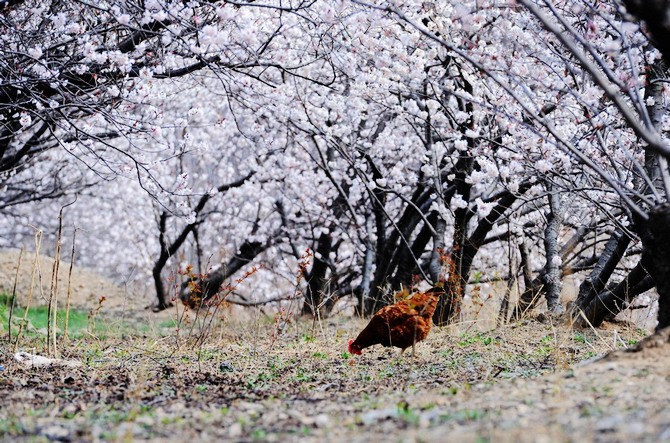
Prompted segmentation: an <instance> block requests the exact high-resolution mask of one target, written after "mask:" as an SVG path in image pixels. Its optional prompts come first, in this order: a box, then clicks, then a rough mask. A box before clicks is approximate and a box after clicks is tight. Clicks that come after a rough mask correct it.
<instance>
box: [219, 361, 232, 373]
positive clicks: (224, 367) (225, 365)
mask: <svg viewBox="0 0 670 443" xmlns="http://www.w3.org/2000/svg"><path fill="white" fill-rule="evenodd" d="M219 371H221V372H233V371H235V368H234V367H233V365H232V364H230V362H228V361H222V362H221V364H220V365H219Z"/></svg>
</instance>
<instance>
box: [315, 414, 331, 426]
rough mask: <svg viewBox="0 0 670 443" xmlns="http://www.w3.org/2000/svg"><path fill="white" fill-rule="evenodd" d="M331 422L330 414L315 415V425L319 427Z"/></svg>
mask: <svg viewBox="0 0 670 443" xmlns="http://www.w3.org/2000/svg"><path fill="white" fill-rule="evenodd" d="M329 424H330V417H328V414H319V415H317V416H316V417H314V426H316V427H317V428H325V427H326V426H328V425H329Z"/></svg>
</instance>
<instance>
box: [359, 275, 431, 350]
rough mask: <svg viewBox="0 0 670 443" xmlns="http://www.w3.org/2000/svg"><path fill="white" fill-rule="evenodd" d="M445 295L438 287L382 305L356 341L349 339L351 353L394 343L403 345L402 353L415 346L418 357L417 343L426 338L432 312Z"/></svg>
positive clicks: (397, 345)
mask: <svg viewBox="0 0 670 443" xmlns="http://www.w3.org/2000/svg"><path fill="white" fill-rule="evenodd" d="M442 294H444V289H442V288H441V287H439V286H436V287H434V288H432V289H429V290H428V291H426V292H419V293H416V294H414V295H413V296H412V298H409V299H407V300H402V301H400V302H398V303H396V304H393V305H389V306H386V307H384V308H381V309H380V310H379V311H377V313H376V314H375V315H373V316H372V318H371V319H370V323H368V325H367V326H366V327H365V329H363V330H362V331H361V333H360V334H358V337H356V340H349V352H350V353H351V354H356V355H361V351H362V350H363V349H365V348H367V347H369V346H373V345H382V346H387V347H388V346H395V347H396V348H400V349H401V351H400V355H402V354H403V353H404V352H405V349H407V348H409V347H410V346H411V347H412V357H414V356H415V345H416V343H418V342H420V341H421V340H423V339H425V338H426V337H427V336H428V332H430V327H431V325H432V324H433V312H435V308H436V307H437V300H438V298H439V297H440V295H442Z"/></svg>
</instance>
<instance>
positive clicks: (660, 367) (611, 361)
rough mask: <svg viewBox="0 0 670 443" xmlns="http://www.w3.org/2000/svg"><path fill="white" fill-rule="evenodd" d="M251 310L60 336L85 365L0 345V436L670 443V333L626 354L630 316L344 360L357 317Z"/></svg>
mask: <svg viewBox="0 0 670 443" xmlns="http://www.w3.org/2000/svg"><path fill="white" fill-rule="evenodd" d="M84 293H86V291H85V290H84V291H82V294H84ZM139 312H141V314H140V313H139ZM253 312H254V314H253V315H249V316H248V317H249V319H246V320H245V321H240V320H238V319H236V317H235V315H234V313H235V311H234V310H229V309H223V310H219V311H217V312H216V315H215V316H213V317H209V318H210V319H213V321H212V323H209V320H207V319H205V320H204V321H203V318H202V317H201V316H200V317H195V316H194V314H193V313H190V314H189V315H187V316H184V317H181V316H178V314H177V313H176V311H173V310H170V311H166V312H164V313H162V314H161V315H159V316H156V315H155V314H150V313H148V311H146V310H142V311H134V310H130V309H129V310H125V311H123V313H122V314H119V312H116V313H114V314H113V315H112V314H104V313H103V314H101V315H102V317H101V319H100V320H99V321H105V322H108V323H109V324H110V325H111V326H110V328H109V329H108V331H107V333H106V335H105V336H104V337H103V336H87V337H83V338H81V339H77V340H70V341H66V340H63V339H62V338H61V339H60V341H59V349H60V355H59V357H61V358H64V359H69V360H75V361H79V362H81V363H83V365H82V366H80V367H73V366H65V365H56V366H51V367H46V368H29V367H26V366H24V365H22V364H21V363H19V362H17V361H15V360H14V358H13V352H14V349H13V346H10V344H9V343H8V342H7V339H6V336H0V365H1V366H2V367H3V368H2V369H0V440H1V441H156V442H159V441H160V442H164V441H174V442H183V441H193V442H196V441H217V440H221V441H280V442H284V441H307V442H311V441H314V442H321V441H335V442H339V441H346V442H359V441H360V442H363V441H377V440H383V441H400V442H404V441H503V442H505V441H510V442H512V441H514V442H516V441H521V442H524V441H533V442H538V441H552V442H553V441H575V440H579V441H602V442H617V441H650V442H651V441H654V442H656V441H670V413H668V412H667V411H668V410H669V409H668V407H669V406H670V400H669V399H668V394H667V393H668V392H670V344H668V337H667V335H666V336H662V337H660V338H658V339H657V341H656V342H651V343H647V342H643V343H644V344H642V345H638V346H639V349H637V348H635V347H633V348H628V347H629V346H631V345H634V344H635V343H637V342H638V341H639V340H641V339H642V338H643V337H645V336H646V335H648V334H649V333H648V332H647V331H645V330H642V329H640V328H637V327H635V326H634V325H631V324H629V323H610V324H607V325H606V326H605V327H604V328H602V329H598V330H575V329H573V328H571V327H569V325H566V324H564V323H561V322H558V321H556V320H552V318H551V317H546V316H542V317H540V318H541V319H542V320H543V321H538V320H537V319H532V318H531V319H525V320H522V321H518V322H513V323H510V324H506V325H503V326H500V327H497V328H492V329H489V330H477V329H476V328H475V327H474V325H473V324H472V323H462V324H458V325H454V326H450V327H445V328H433V331H431V333H430V335H429V336H428V338H427V339H426V340H425V341H424V342H422V343H420V344H419V345H418V346H417V357H416V358H412V357H411V356H410V355H405V356H402V357H400V356H399V352H398V350H397V349H387V348H382V347H374V348H371V349H366V350H364V352H363V355H362V356H351V355H349V354H347V353H346V352H345V349H346V345H347V341H348V340H349V339H350V338H353V337H354V336H355V335H356V334H357V332H358V331H359V330H360V329H361V328H362V327H363V326H364V325H365V321H363V320H360V319H355V318H350V317H344V316H338V317H335V318H331V319H325V320H321V321H314V320H310V319H298V320H291V319H289V318H286V317H284V316H283V315H281V314H277V315H275V316H274V317H267V316H265V315H263V314H262V313H260V311H253ZM120 316H121V317H120ZM170 318H171V319H172V321H170V322H166V319H170ZM19 345H20V346H19V347H18V350H23V351H27V352H32V353H38V354H46V352H45V350H44V343H43V340H42V341H40V339H39V337H38V338H35V339H32V340H29V339H25V340H24V341H23V342H22V343H20V344H19ZM627 348H628V350H626V349H627ZM633 351H636V352H633ZM408 354H409V353H408Z"/></svg>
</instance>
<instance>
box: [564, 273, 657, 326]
mask: <svg viewBox="0 0 670 443" xmlns="http://www.w3.org/2000/svg"><path fill="white" fill-rule="evenodd" d="M611 286H612V287H610V288H607V289H605V290H604V291H602V292H600V293H599V294H598V295H597V296H596V297H595V298H593V300H591V302H590V303H589V304H588V306H586V307H585V308H584V309H583V310H582V312H583V313H584V317H582V316H581V314H579V313H578V312H573V313H572V315H573V317H574V319H575V324H576V325H579V326H582V327H585V326H588V324H591V325H592V326H594V327H599V326H600V325H601V324H602V323H603V321H605V320H606V319H607V318H612V317H614V316H616V315H617V314H618V313H619V312H621V311H623V310H624V309H625V308H626V307H627V306H628V304H629V303H630V302H631V300H633V298H635V297H636V296H638V295H640V294H642V293H643V292H645V291H648V290H649V289H651V288H653V287H654V282H653V280H652V279H651V277H649V275H648V274H647V272H646V271H645V270H644V268H643V267H642V265H641V264H640V263H638V265H637V266H635V267H634V268H633V269H632V270H631V271H630V273H628V275H627V276H626V278H624V279H623V281H621V282H619V283H617V284H614V285H611ZM584 318H586V320H585V319H584Z"/></svg>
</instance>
